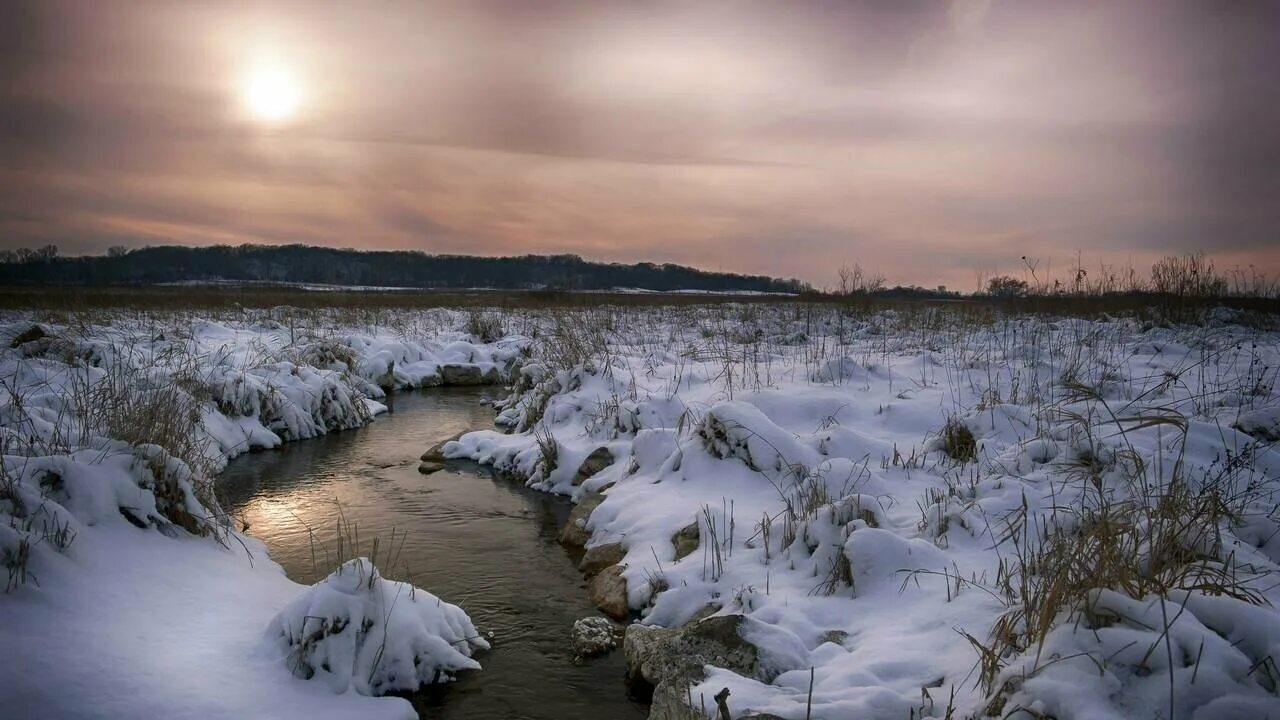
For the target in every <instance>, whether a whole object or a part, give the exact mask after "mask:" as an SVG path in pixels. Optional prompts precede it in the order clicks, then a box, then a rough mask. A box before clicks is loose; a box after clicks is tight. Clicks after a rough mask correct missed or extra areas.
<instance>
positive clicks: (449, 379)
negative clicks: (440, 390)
mask: <svg viewBox="0 0 1280 720" xmlns="http://www.w3.org/2000/svg"><path fill="white" fill-rule="evenodd" d="M501 380H502V375H501V374H500V373H499V372H498V369H497V368H489V369H488V370H487V371H482V370H481V369H480V368H479V367H477V366H475V365H441V366H440V382H441V384H443V385H492V384H494V383H497V382H500V381H501Z"/></svg>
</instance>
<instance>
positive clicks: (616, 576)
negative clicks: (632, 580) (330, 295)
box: [587, 565, 631, 620]
mask: <svg viewBox="0 0 1280 720" xmlns="http://www.w3.org/2000/svg"><path fill="white" fill-rule="evenodd" d="M623 569H625V566H624V565H612V566H610V567H607V568H605V569H604V570H601V571H600V572H599V573H597V574H596V576H595V577H593V578H591V582H590V583H589V584H588V585H587V595H588V597H590V598H591V602H592V603H594V604H595V606H596V607H598V608H600V611H601V612H603V613H604V614H606V615H608V616H609V617H611V618H613V619H614V620H627V619H628V618H630V617H631V605H630V604H629V603H628V602H627V580H626V578H624V577H622V571H623Z"/></svg>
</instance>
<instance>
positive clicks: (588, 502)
mask: <svg viewBox="0 0 1280 720" xmlns="http://www.w3.org/2000/svg"><path fill="white" fill-rule="evenodd" d="M602 502H604V493H598V492H594V493H587V494H586V495H583V496H582V499H581V500H579V501H578V504H577V505H574V506H573V511H572V512H570V513H569V521H568V522H566V523H565V524H564V527H563V528H561V530H560V544H561V545H568V546H570V547H583V546H585V545H586V544H587V541H588V540H590V539H591V531H590V530H588V529H587V520H588V519H589V518H590V517H591V513H592V512H594V511H595V509H596V508H597V507H599V506H600V503H602Z"/></svg>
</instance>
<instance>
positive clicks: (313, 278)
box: [0, 245, 808, 292]
mask: <svg viewBox="0 0 1280 720" xmlns="http://www.w3.org/2000/svg"><path fill="white" fill-rule="evenodd" d="M217 280H222V281H233V282H267V283H316V284H330V285H365V286H382V287H406V288H425V289H431V288H442V289H443V288H454V289H456V288H501V289H553V290H608V289H611V288H643V289H646V290H658V291H662V290H708V291H722V292H727V291H735V292H800V291H803V290H806V289H808V286H807V285H805V284H804V283H802V282H800V281H799V280H794V279H792V280H780V279H777V278H771V277H766V276H763V275H738V274H734V273H723V272H707V271H704V270H698V269H696V268H691V267H686V266H683V265H671V264H662V265H658V264H654V263H636V264H632V265H623V264H617V263H600V262H591V261H588V260H583V259H582V258H580V257H578V256H577V255H521V256H518V257H478V256H471V255H428V254H426V253H422V252H413V251H363V250H351V249H345V250H339V249H333V248H323V247H314V246H309V245H240V246H235V247H232V246H226V245H217V246H213V247H179V246H159V247H147V248H141V249H137V250H127V249H125V248H112V249H111V251H109V252H108V253H107V254H106V255H84V256H77V257H62V256H60V255H59V254H58V251H57V248H55V247H53V246H45V247H43V248H36V249H28V248H22V249H19V250H6V251H3V252H0V283H4V284H10V285H15V284H18V285H156V284H160V283H180V282H193V281H217Z"/></svg>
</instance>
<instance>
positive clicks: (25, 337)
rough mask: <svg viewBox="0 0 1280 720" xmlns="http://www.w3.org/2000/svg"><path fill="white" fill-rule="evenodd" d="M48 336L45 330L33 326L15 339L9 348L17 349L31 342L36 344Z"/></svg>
mask: <svg viewBox="0 0 1280 720" xmlns="http://www.w3.org/2000/svg"><path fill="white" fill-rule="evenodd" d="M48 334H49V333H47V332H45V331H44V328H42V327H40V326H39V325H32V326H31V327H29V328H27V329H26V330H23V331H22V332H20V333H18V336H17V337H15V338H14V339H13V342H11V343H9V347H11V348H16V347H19V346H21V345H24V344H26V343H29V342H35V341H36V340H39V339H41V338H43V337H45V336H46V335H48Z"/></svg>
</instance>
